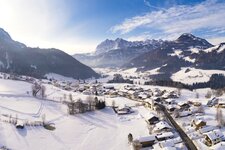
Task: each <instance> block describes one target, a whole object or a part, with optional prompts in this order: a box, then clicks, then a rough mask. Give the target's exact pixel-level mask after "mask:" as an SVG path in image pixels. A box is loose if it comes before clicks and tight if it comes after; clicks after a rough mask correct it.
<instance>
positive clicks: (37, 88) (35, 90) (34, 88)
mask: <svg viewBox="0 0 225 150" xmlns="http://www.w3.org/2000/svg"><path fill="white" fill-rule="evenodd" d="M31 88H32V95H33V96H34V97H36V96H37V94H38V92H39V91H40V90H41V86H40V84H38V83H37V82H35V83H34V85H32V87H31Z"/></svg>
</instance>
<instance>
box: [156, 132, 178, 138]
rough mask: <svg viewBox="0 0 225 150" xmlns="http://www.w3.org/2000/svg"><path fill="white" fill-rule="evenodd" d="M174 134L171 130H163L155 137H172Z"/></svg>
mask: <svg viewBox="0 0 225 150" xmlns="http://www.w3.org/2000/svg"><path fill="white" fill-rule="evenodd" d="M172 136H174V134H173V132H164V133H161V134H158V135H157V136H156V137H157V138H166V137H172Z"/></svg>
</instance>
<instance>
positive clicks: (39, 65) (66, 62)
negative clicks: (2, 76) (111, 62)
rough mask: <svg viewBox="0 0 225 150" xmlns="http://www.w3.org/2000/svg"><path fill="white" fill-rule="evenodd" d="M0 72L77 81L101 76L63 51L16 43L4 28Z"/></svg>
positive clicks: (0, 30)
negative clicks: (54, 76)
mask: <svg viewBox="0 0 225 150" xmlns="http://www.w3.org/2000/svg"><path fill="white" fill-rule="evenodd" d="M0 71H1V72H7V73H16V74H20V75H28V76H34V77H37V78H43V77H44V76H45V75H46V74H48V73H56V74H60V75H63V76H66V77H73V78H75V79H86V78H91V77H98V76H99V75H98V74H97V73H96V72H95V71H93V70H92V69H91V68H90V67H88V66H86V65H84V64H82V63H80V62H79V61H77V60H76V59H74V58H73V57H72V56H70V55H68V54H67V53H65V52H63V51H61V50H58V49H54V48H50V49H41V48H31V47H27V46H26V45H25V44H23V43H20V42H17V41H14V40H13V39H12V38H11V37H10V35H9V34H8V33H7V32H6V31H5V30H4V29H2V28H0Z"/></svg>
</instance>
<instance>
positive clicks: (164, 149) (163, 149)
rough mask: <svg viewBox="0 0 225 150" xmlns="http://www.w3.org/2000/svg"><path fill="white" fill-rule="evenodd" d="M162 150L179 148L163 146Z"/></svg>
mask: <svg viewBox="0 0 225 150" xmlns="http://www.w3.org/2000/svg"><path fill="white" fill-rule="evenodd" d="M162 150H177V148H176V147H170V146H168V147H164V148H162Z"/></svg>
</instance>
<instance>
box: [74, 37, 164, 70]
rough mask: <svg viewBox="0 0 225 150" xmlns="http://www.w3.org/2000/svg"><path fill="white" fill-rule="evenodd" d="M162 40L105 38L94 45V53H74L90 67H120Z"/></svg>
mask: <svg viewBox="0 0 225 150" xmlns="http://www.w3.org/2000/svg"><path fill="white" fill-rule="evenodd" d="M163 42H164V41H162V40H146V41H134V42H131V41H126V40H124V39H121V38H117V39H116V40H108V39H107V40H105V41H103V42H102V43H100V44H99V45H98V46H97V47H96V51H95V53H89V54H75V55H73V56H74V57H75V58H76V59H77V60H79V61H81V62H82V63H84V64H86V65H89V66H92V67H121V66H122V65H123V64H125V63H127V62H129V61H130V60H132V59H133V58H135V57H137V56H139V55H140V54H143V53H145V52H149V51H151V50H153V49H155V48H157V47H160V46H161V45H162V44H163Z"/></svg>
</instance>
